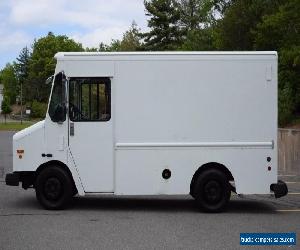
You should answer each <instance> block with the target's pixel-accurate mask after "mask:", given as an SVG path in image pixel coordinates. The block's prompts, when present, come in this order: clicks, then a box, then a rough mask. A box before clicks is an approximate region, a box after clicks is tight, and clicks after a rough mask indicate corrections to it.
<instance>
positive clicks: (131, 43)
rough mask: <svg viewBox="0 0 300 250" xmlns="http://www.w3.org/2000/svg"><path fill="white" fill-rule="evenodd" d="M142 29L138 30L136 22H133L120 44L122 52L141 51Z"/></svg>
mask: <svg viewBox="0 0 300 250" xmlns="http://www.w3.org/2000/svg"><path fill="white" fill-rule="evenodd" d="M140 47H141V41H140V29H139V28H138V26H137V24H136V22H134V21H133V22H132V24H131V26H130V28H129V30H127V31H126V32H125V33H124V34H123V38H122V40H121V43H120V50H121V51H136V50H140Z"/></svg>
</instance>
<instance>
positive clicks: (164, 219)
mask: <svg viewBox="0 0 300 250" xmlns="http://www.w3.org/2000/svg"><path fill="white" fill-rule="evenodd" d="M12 135H13V132H0V249H24V250H25V249H51V250H52V249H257V247H246V246H240V238H239V237H240V233H244V232H271V233H276V232H296V233H297V240H298V241H299V233H300V177H299V176H296V175H282V176H280V178H281V179H284V180H285V181H287V184H288V187H289V194H288V195H287V196H285V197H282V198H280V199H275V198H274V197H270V196H268V195H260V196H259V195H251V196H245V197H243V198H241V197H238V196H236V195H233V196H232V199H231V201H230V203H229V207H228V209H227V211H226V212H224V213H220V214H207V213H201V212H199V211H198V210H197V209H196V208H195V206H194V202H193V199H192V198H190V197H189V196H158V197H157V196H156V197H121V198H119V197H114V196H112V195H109V196H100V197H83V198H82V197H76V198H74V200H73V201H72V204H71V206H70V208H69V209H68V210H62V211H47V210H43V209H42V208H41V207H40V206H39V204H38V203H37V201H36V199H35V193H34V190H32V189H31V190H23V189H22V188H21V187H9V186H6V185H5V183H4V175H5V174H6V173H7V172H11V171H12V160H11V158H12V144H11V140H12ZM286 248H287V246H282V247H281V246H278V247H272V249H286ZM289 248H291V249H300V247H299V243H298V244H297V245H296V246H291V247H289ZM258 249H269V247H259V248H258Z"/></svg>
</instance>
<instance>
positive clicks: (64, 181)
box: [35, 166, 74, 210]
mask: <svg viewBox="0 0 300 250" xmlns="http://www.w3.org/2000/svg"><path fill="white" fill-rule="evenodd" d="M73 190H74V188H73V182H72V179H71V177H70V176H69V174H68V173H67V172H66V171H65V170H63V169H62V168H60V167H58V166H51V167H47V168H46V169H43V170H42V171H41V172H40V173H39V174H38V176H37V178H36V183H35V191H36V197H37V200H38V201H39V203H40V204H41V205H42V206H43V207H44V208H46V209H51V210H54V209H63V208H64V207H65V206H66V205H67V203H68V202H69V200H70V199H71V197H72V196H73V192H74V191H73Z"/></svg>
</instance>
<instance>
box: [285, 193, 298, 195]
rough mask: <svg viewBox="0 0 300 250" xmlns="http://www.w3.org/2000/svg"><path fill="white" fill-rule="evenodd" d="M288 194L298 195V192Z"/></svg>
mask: <svg viewBox="0 0 300 250" xmlns="http://www.w3.org/2000/svg"><path fill="white" fill-rule="evenodd" d="M288 194H292V195H293V194H294V195H299V194H300V193H288Z"/></svg>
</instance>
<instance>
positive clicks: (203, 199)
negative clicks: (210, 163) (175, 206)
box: [193, 169, 231, 212]
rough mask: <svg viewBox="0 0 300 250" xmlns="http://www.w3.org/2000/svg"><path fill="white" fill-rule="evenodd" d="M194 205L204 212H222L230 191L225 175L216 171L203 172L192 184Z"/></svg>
mask: <svg viewBox="0 0 300 250" xmlns="http://www.w3.org/2000/svg"><path fill="white" fill-rule="evenodd" d="M193 194H194V198H195V200H196V205H197V206H198V207H199V208H200V209H201V210H204V211H206V212H221V211H223V210H224V209H225V208H226V206H227V204H228V201H229V199H230V194H231V189H230V184H229V181H228V179H227V178H226V175H225V174H224V173H223V172H222V171H220V170H217V169H209V170H205V171H204V172H203V173H201V174H200V175H199V176H198V177H197V179H196V180H195V184H194V191H193Z"/></svg>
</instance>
